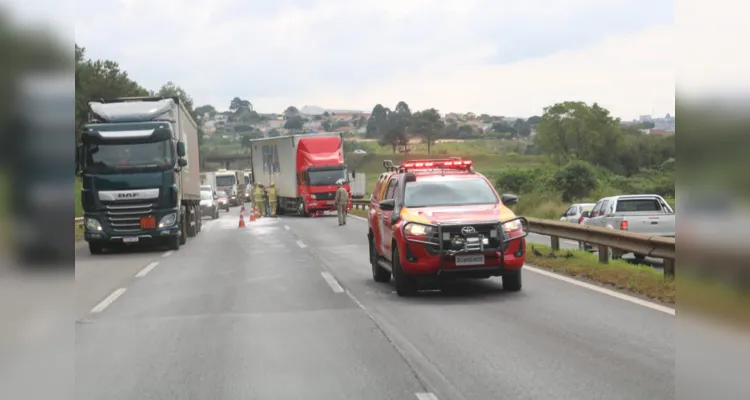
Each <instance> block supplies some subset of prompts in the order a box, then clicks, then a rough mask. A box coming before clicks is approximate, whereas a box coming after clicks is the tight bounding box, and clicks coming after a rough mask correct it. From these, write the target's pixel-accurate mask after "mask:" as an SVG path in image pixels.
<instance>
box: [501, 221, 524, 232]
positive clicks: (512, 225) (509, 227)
mask: <svg viewBox="0 0 750 400" xmlns="http://www.w3.org/2000/svg"><path fill="white" fill-rule="evenodd" d="M522 229H523V225H521V221H519V220H513V221H509V222H505V223H503V230H504V231H505V232H515V231H520V230H522Z"/></svg>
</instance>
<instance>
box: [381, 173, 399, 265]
mask: <svg viewBox="0 0 750 400" xmlns="http://www.w3.org/2000/svg"><path fill="white" fill-rule="evenodd" d="M397 188H398V179H396V177H393V178H391V180H390V181H388V188H387V189H386V191H385V196H384V198H383V200H391V199H393V198H394V196H395V194H396V189H397ZM378 212H379V215H378V216H379V217H380V234H381V236H380V237H381V240H380V246H381V247H380V249H381V254H382V255H383V256H384V257H385V258H386V259H387V260H391V251H392V246H391V241H392V240H393V224H392V223H391V216H392V215H393V211H385V210H378Z"/></svg>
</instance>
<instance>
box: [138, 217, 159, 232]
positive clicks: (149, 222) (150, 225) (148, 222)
mask: <svg viewBox="0 0 750 400" xmlns="http://www.w3.org/2000/svg"><path fill="white" fill-rule="evenodd" d="M155 228H156V218H154V217H141V229H155Z"/></svg>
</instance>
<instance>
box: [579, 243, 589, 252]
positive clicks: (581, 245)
mask: <svg viewBox="0 0 750 400" xmlns="http://www.w3.org/2000/svg"><path fill="white" fill-rule="evenodd" d="M578 250H580V251H588V250H587V249H586V243H583V242H578Z"/></svg>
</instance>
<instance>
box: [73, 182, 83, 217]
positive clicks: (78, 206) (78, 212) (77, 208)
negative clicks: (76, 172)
mask: <svg viewBox="0 0 750 400" xmlns="http://www.w3.org/2000/svg"><path fill="white" fill-rule="evenodd" d="M82 185H83V184H82V182H81V178H76V180H75V188H74V190H75V213H76V218H78V217H83V206H81V187H82Z"/></svg>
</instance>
